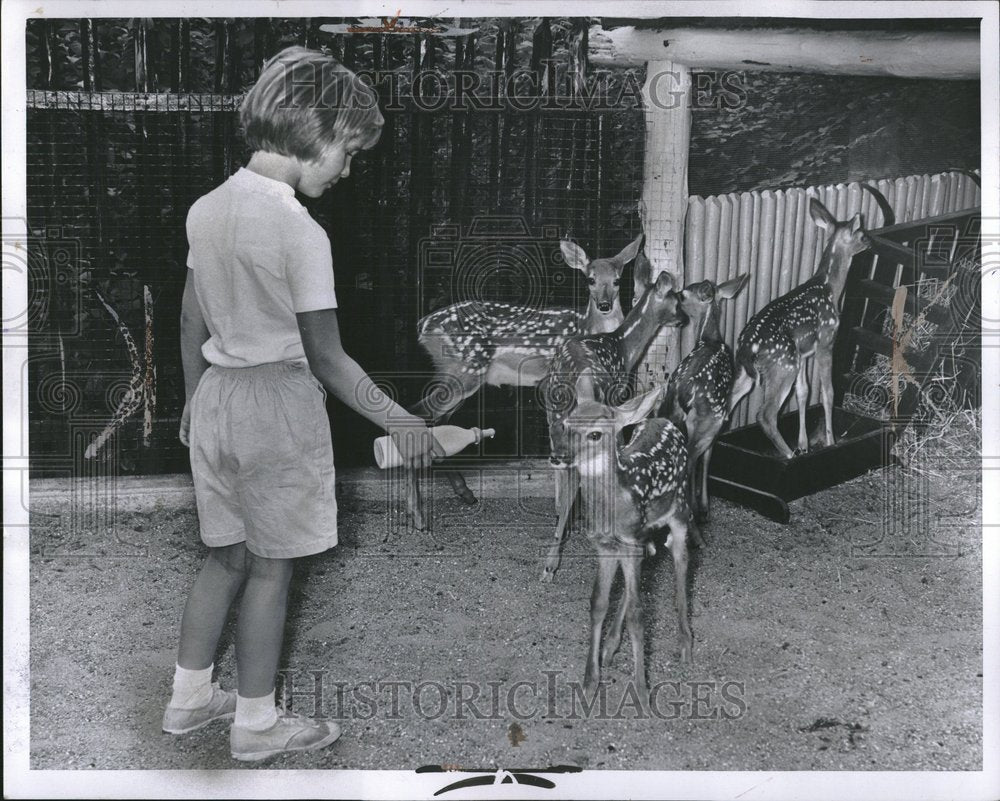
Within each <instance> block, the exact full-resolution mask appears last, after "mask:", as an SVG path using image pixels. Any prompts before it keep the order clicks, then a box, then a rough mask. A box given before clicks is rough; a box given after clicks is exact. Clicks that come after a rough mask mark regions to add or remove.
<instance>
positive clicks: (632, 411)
mask: <svg viewBox="0 0 1000 801" xmlns="http://www.w3.org/2000/svg"><path fill="white" fill-rule="evenodd" d="M666 388H667V385H666V384H660V385H659V386H657V387H654V388H653V389H651V390H650V391H649V392H647V393H645V394H644V395H639V396H638V397H636V398H632V400H630V401H626V402H625V403H623V404H622V405H621V406H616V407H615V428H618V429H622V428H625V426H630V425H634V424H635V423H638V422H639V421H640V420H645V419H646V418H647V417H649V415H650V414H652V412H653V410H654V409H656V407H657V406H659V405H660V402H661V401H662V400H663V393H664V392H665V391H666Z"/></svg>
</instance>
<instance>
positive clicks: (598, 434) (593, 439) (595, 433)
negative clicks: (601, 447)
mask: <svg viewBox="0 0 1000 801" xmlns="http://www.w3.org/2000/svg"><path fill="white" fill-rule="evenodd" d="M603 436H604V432H603V431H591V432H590V433H589V434H587V439H589V440H590V441H591V442H597V441H598V440H599V439H600V438H601V437H603Z"/></svg>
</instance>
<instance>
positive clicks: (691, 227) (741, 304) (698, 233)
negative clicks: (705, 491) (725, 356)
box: [681, 172, 981, 427]
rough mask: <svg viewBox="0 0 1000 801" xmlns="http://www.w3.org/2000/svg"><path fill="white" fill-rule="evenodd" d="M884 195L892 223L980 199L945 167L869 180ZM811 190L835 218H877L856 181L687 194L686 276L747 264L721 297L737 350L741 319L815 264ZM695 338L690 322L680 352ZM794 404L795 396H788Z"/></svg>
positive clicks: (709, 275) (745, 416)
mask: <svg viewBox="0 0 1000 801" xmlns="http://www.w3.org/2000/svg"><path fill="white" fill-rule="evenodd" d="M867 183H869V184H870V185H871V186H874V187H875V188H876V189H878V191H879V192H881V193H882V194H883V195H884V196H885V198H886V199H887V200H888V201H889V205H890V206H891V207H892V210H893V212H895V215H896V222H897V223H905V222H910V221H912V220H920V219H923V218H925V217H933V216H936V215H939V214H947V213H949V212H952V211H958V210H960V209H966V208H972V207H975V206H978V205H979V204H980V202H981V195H980V190H979V187H978V186H977V185H976V182H975V181H974V180H972V178H970V177H969V176H968V175H966V174H964V173H960V172H944V173H938V174H936V175H911V176H908V177H905V178H895V179H893V178H884V179H882V180H878V181H868V182H867ZM810 197H817V198H819V200H820V201H822V203H823V204H824V205H825V206H826V207H827V208H828V209H829V210H830V212H831V213H832V214H833V215H834V216H835V217H836V218H837V219H838V220H843V219H847V218H848V217H850V216H851V215H853V214H854V213H855V212H857V211H861V212H862V213H863V214H864V219H865V225H866V226H867V227H868V228H870V229H875V228H880V227H882V225H883V220H882V211H881V209H880V208H879V207H878V204H877V202H876V201H875V198H873V197H872V196H871V194H869V193H868V192H865V191H864V190H862V189H861V184H860V183H850V184H835V185H831V186H813V187H806V188H792V189H778V190H764V191H753V192H740V193H730V194H727V195H713V196H711V197H698V196H692V197H691V198H690V199H689V200H688V210H687V219H686V222H685V235H684V270H685V275H684V283H685V284H689V283H693V282H695V281H702V280H705V279H710V280H712V281H715V282H716V283H721V282H723V281H726V280H728V279H730V278H735V277H736V276H737V275H740V274H742V273H745V272H749V273H750V283H749V285H748V286H747V287H746V289H744V290H743V292H742V293H740V295H739V296H738V297H737V298H736V299H734V300H731V301H726V302H725V303H724V305H723V312H722V328H723V336H725V338H726V341H727V342H728V343H729V344H730V346H731V347H733V349H734V350H735V347H736V339H737V337H738V336H739V333H740V331H741V330H742V329H743V326H744V325H746V323H747V321H748V320H749V319H750V318H751V317H752V316H753V315H754V314H755V313H756V312H758V311H759V310H760V309H762V308H763V307H764V306H766V305H767V304H768V303H769V302H770V301H772V300H774V299H775V298H776V297H779V296H780V295H783V294H784V293H785V292H788V291H789V290H790V289H791V288H792V287H795V286H798V285H799V284H801V283H802V282H803V281H805V280H806V279H808V278H809V277H810V276H811V275H812V274H813V273H814V272H815V270H816V267H817V266H818V264H819V260H820V257H821V256H822V253H823V247H824V245H825V238H824V237H825V234H824V232H823V231H822V229H820V228H819V227H818V226H817V225H816V224H815V223H814V222H813V221H812V218H811V217H810V216H809V198H810ZM693 345H694V331H693V330H692V328H691V327H690V326H688V327H687V328H686V329H685V331H684V334H683V335H682V340H681V352H682V353H688V352H690V350H691V348H692V347H693ZM818 393H819V387H818V385H817V382H816V381H815V380H811V381H810V396H809V402H810V403H816V402H818V400H819V394H818ZM759 404H760V393H759V392H756V391H755V392H754V393H752V394H751V396H750V398H749V399H748V400H745V401H743V402H742V403H741V404H740V407H739V408H738V409H737V411H736V413H735V414H734V416H733V421H732V426H733V427H737V426H740V425H745V424H746V423H747V422H748V421H752V420H755V419H756V413H757V409H758V407H759ZM792 404H793V405H794V400H793V401H792Z"/></svg>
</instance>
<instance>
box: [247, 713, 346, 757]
mask: <svg viewBox="0 0 1000 801" xmlns="http://www.w3.org/2000/svg"><path fill="white" fill-rule="evenodd" d="M338 737H340V726H338V725H337V724H336V723H333V722H322V721H319V720H313V719H312V718H306V717H303V716H301V715H296V714H295V713H294V712H281V713H280V714H279V716H278V720H277V721H276V722H275V724H274V725H273V726H271V728H269V729H264V731H254V730H253V729H246V728H243V727H241V726H235V725H234V726H233V727H232V729H230V732H229V747H230V751H231V753H232V755H233V759H239V760H241V761H243V762H253V761H255V760H258V759H267V758H268V757H271V756H275V755H276V754H282V753H286V752H289V753H290V752H292V751H313V750H315V749H317V748H325V747H326V746H328V745H330V743H332V742H333V741H334V740H336V739H337V738H338Z"/></svg>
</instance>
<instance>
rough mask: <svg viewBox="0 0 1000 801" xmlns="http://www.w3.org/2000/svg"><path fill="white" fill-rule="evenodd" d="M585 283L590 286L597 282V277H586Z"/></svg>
mask: <svg viewBox="0 0 1000 801" xmlns="http://www.w3.org/2000/svg"><path fill="white" fill-rule="evenodd" d="M587 283H588V284H590V285H591V286H594V284H596V283H597V279H596V278H593V277H591V278H588V279H587Z"/></svg>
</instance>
